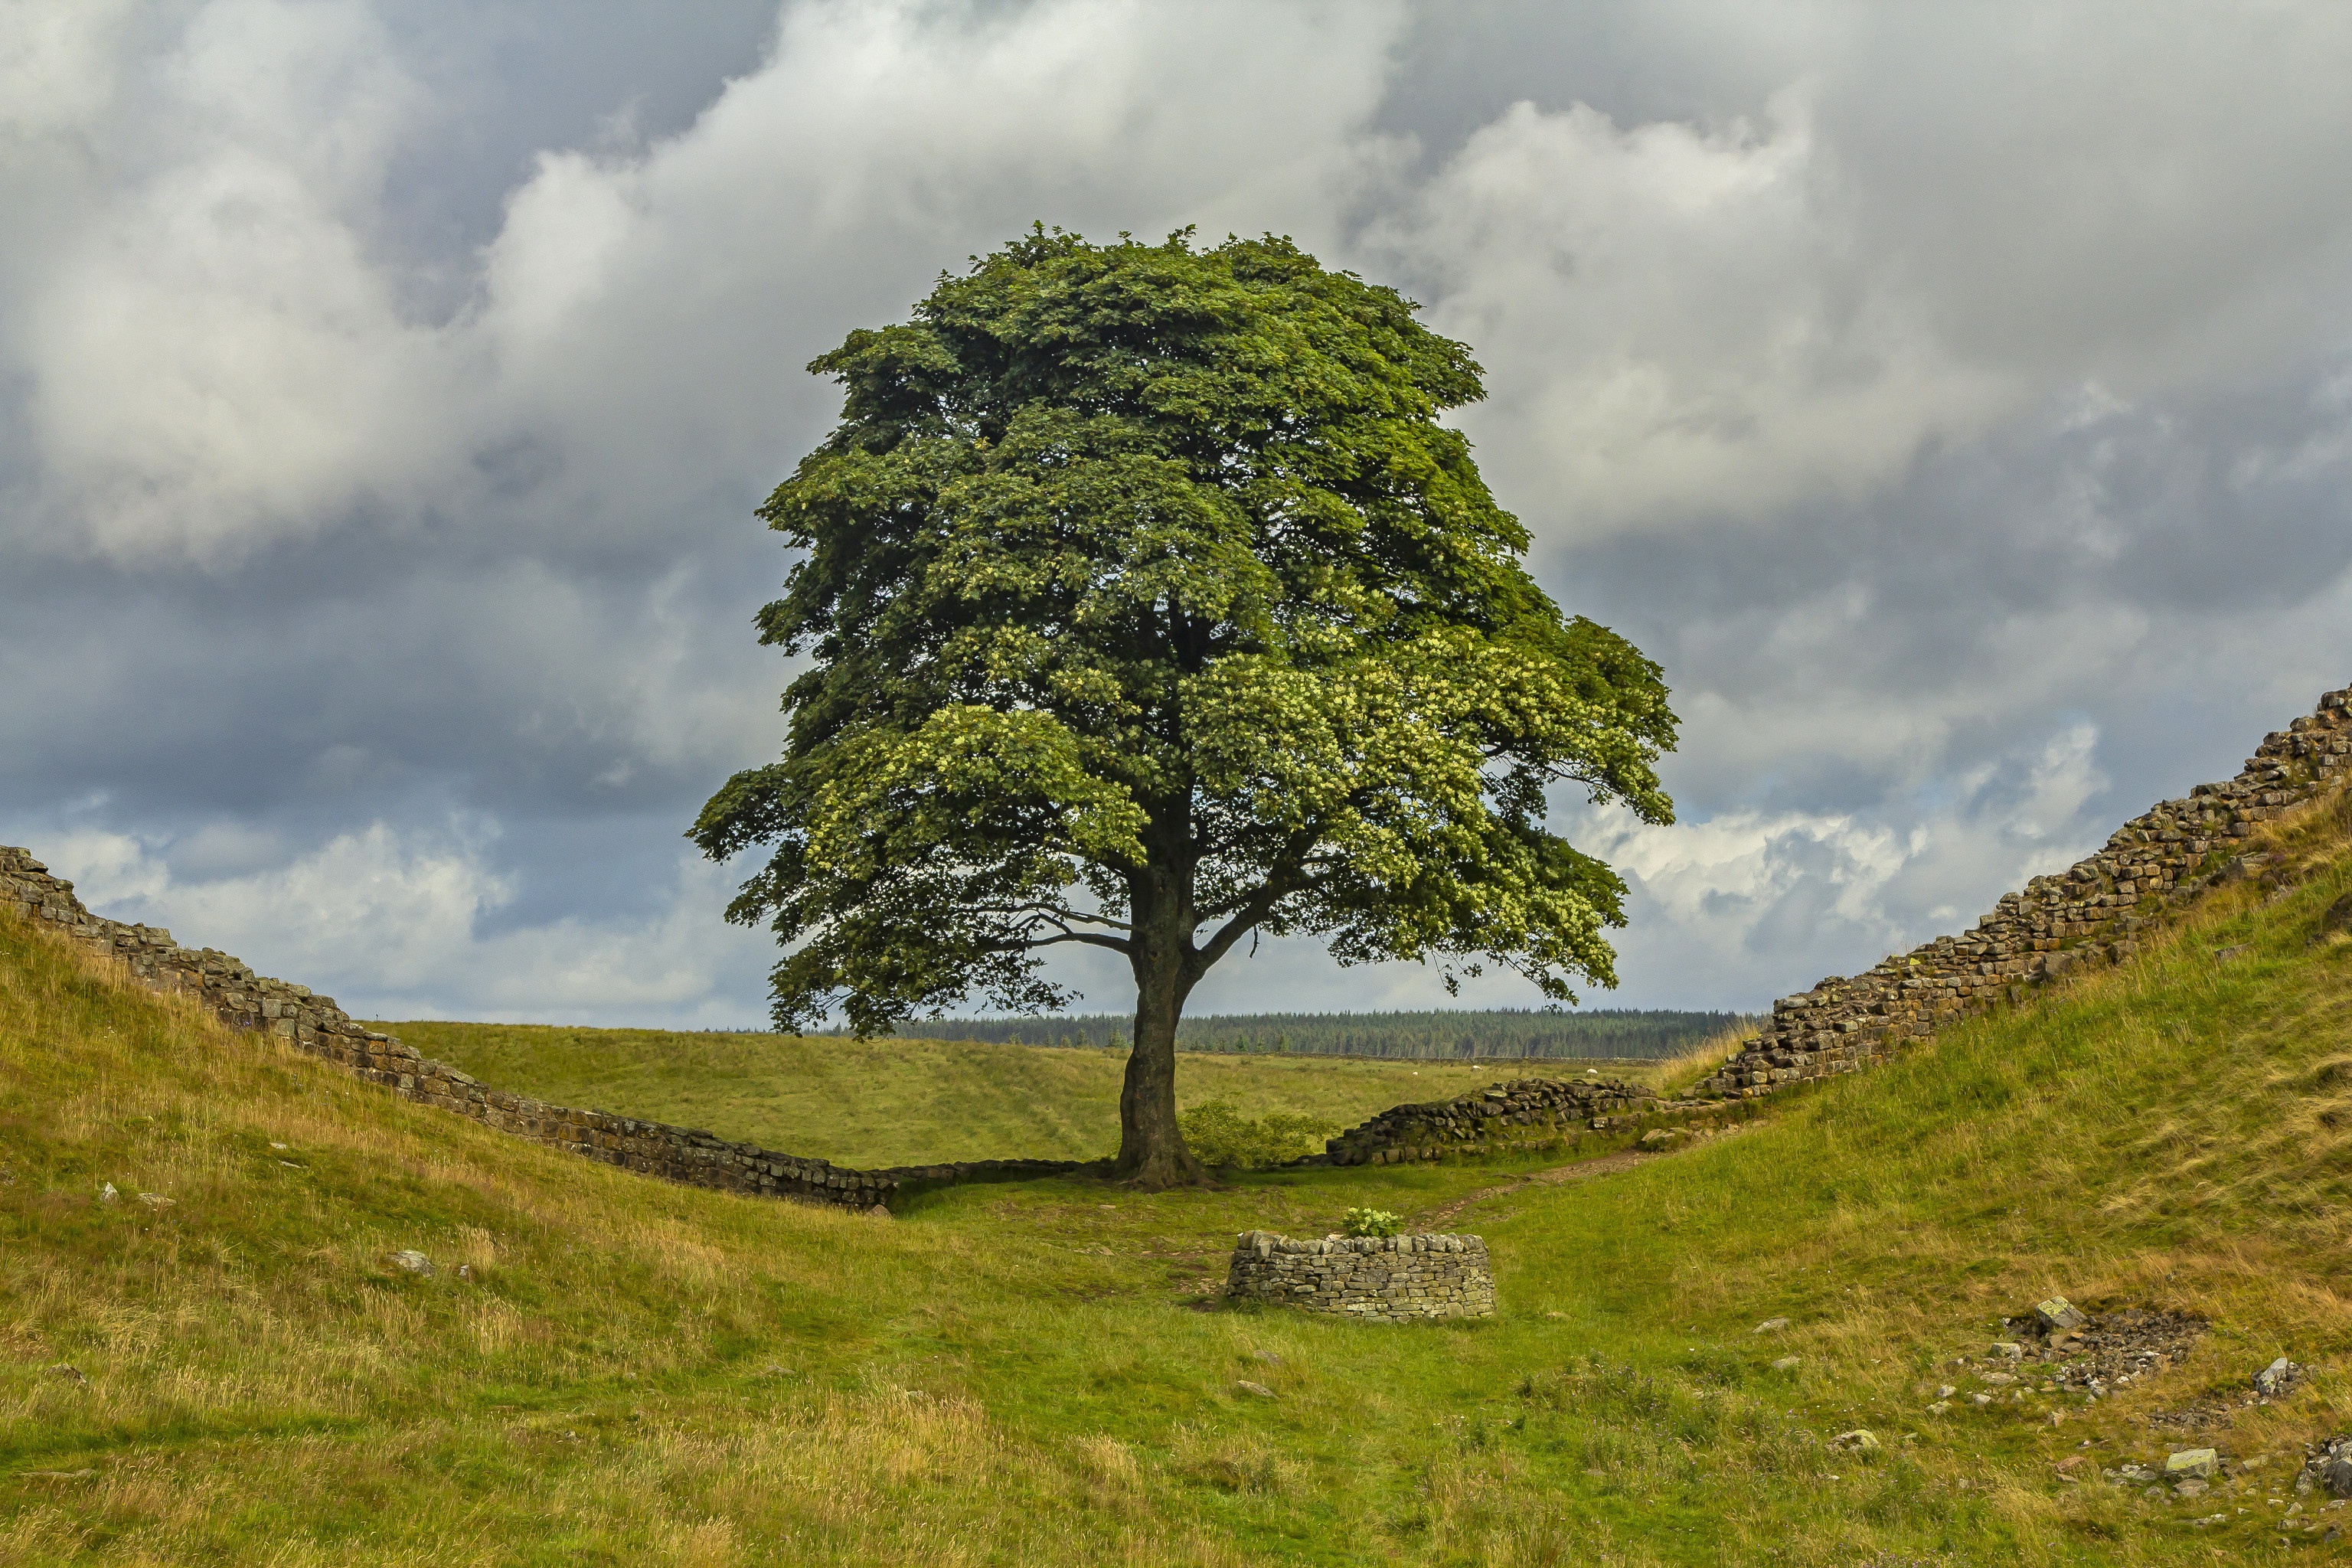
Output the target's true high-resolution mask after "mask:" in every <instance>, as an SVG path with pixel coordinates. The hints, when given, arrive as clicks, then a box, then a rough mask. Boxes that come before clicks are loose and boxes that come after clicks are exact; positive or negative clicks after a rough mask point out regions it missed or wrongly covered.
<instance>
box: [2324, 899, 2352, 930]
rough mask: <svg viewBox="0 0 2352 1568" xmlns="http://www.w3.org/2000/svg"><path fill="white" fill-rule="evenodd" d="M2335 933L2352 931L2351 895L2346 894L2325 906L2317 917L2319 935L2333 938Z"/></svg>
mask: <svg viewBox="0 0 2352 1568" xmlns="http://www.w3.org/2000/svg"><path fill="white" fill-rule="evenodd" d="M2337 931H2352V893H2347V894H2345V895H2344V896H2343V897H2342V898H2340V899H2338V900H2336V901H2335V902H2334V903H2332V904H2330V905H2328V906H2327V912H2326V914H2324V915H2322V916H2320V917H2319V934H2320V935H2322V936H2333V935H2335V934H2336V932H2337Z"/></svg>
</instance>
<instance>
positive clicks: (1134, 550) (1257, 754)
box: [693, 228, 1675, 1186]
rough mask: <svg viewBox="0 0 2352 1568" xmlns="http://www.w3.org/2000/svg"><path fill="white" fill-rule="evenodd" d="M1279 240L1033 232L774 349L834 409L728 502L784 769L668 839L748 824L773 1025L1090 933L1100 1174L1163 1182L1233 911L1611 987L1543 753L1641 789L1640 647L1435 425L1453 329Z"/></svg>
mask: <svg viewBox="0 0 2352 1568" xmlns="http://www.w3.org/2000/svg"><path fill="white" fill-rule="evenodd" d="M1414 309H1415V307H1414V306H1413V305H1412V303H1411V302H1410V301H1409V300H1404V299H1402V298H1401V297H1400V296H1399V295H1397V294H1396V293H1395V292H1394V291H1393V290H1391V289H1384V288H1379V287H1376V286H1374V285H1371V284H1369V283H1366V282H1364V281H1363V280H1362V279H1359V278H1356V277H1354V276H1352V275H1350V274H1348V273H1343V272H1331V271H1327V270H1325V269H1324V268H1322V267H1320V266H1318V264H1317V262H1316V260H1315V258H1312V257H1310V256H1307V255H1306V254H1305V253H1303V252H1302V251H1300V250H1299V249H1298V248H1297V247H1296V246H1294V245H1292V244H1291V243H1290V242H1289V241H1287V240H1285V239H1276V238H1272V237H1267V238H1264V239H1250V240H1235V239H1228V240H1227V241H1226V242H1225V243H1224V244H1223V245H1220V246H1216V247H1213V248H1205V249H1202V248H1196V247H1194V246H1193V244H1192V238H1191V236H1190V235H1189V233H1186V234H1179V235H1176V236H1174V237H1171V238H1170V239H1169V240H1168V241H1167V242H1166V243H1165V244H1160V245H1148V244H1139V243H1134V242H1131V241H1124V242H1122V243H1118V244H1114V245H1106V246H1097V245H1090V244H1087V243H1086V242H1085V241H1083V240H1081V239H1080V238H1078V237H1076V236H1072V235H1066V234H1062V233H1059V232H1047V231H1045V230H1044V229H1042V228H1040V229H1039V230H1037V231H1035V232H1034V233H1032V234H1031V235H1029V236H1027V237H1024V238H1022V239H1020V240H1018V241H1016V242H1014V243H1013V244H1010V245H1008V246H1006V247H1003V249H1001V250H999V251H996V252H995V253H993V254H992V255H990V256H987V257H984V258H977V259H976V260H975V261H974V263H973V265H972V266H971V269H970V270H969V271H968V272H966V273H965V274H963V275H962V276H961V277H950V276H942V278H941V279H940V283H939V286H938V288H937V289H934V290H933V291H932V293H931V295H930V297H929V298H928V299H926V300H923V301H922V302H921V303H920V304H919V305H918V306H916V307H915V309H914V312H913V318H912V320H910V321H906V322H903V323H901V324H899V325H897V326H889V327H884V328H881V329H879V330H878V331H855V332H852V333H851V334H850V335H849V338H848V341H847V342H844V343H843V344H842V345H841V347H840V348H838V349H836V350H835V351H834V352H833V353H828V354H826V355H825V356H824V357H823V358H822V359H819V360H817V361H816V362H815V363H814V364H812V365H811V366H810V367H809V368H810V369H811V370H812V371H813V372H814V373H815V374H820V375H825V376H831V377H834V378H835V379H836V380H838V381H839V382H840V383H841V384H842V385H843V386H844V387H845V389H846V398H845V405H844V407H843V410H842V416H841V423H840V425H839V426H838V427H837V428H835V431H834V432H833V434H832V436H831V437H828V438H827V439H826V441H825V442H824V445H823V446H822V447H818V448H817V449H816V450H815V451H814V452H812V453H810V454H809V455H808V457H807V458H804V459H803V460H802V462H801V464H800V466H799V468H797V469H796V470H795V471H794V473H793V477H792V478H791V479H787V480H786V481H784V483H782V485H780V486H778V487H777V489H776V491H775V493H774V495H773V496H772V497H771V498H770V499H769V500H768V502H767V504H766V505H765V506H764V507H763V508H761V513H760V515H761V516H762V517H763V518H765V519H766V520H767V521H768V522H769V524H770V525H771V526H772V527H773V528H774V529H775V530H776V531H778V532H780V533H782V534H783V535H784V537H785V538H786V540H787V541H788V542H790V544H791V546H792V548H793V549H794V550H795V551H798V552H803V553H802V554H801V555H800V557H799V560H798V563H796V564H795V565H794V566H793V568H792V571H791V574H790V577H789V580H788V582H787V583H786V585H785V589H784V596H783V597H782V598H781V599H779V600H777V601H776V602H775V603H774V604H772V605H768V606H767V607H766V608H765V609H764V610H762V611H761V614H760V617H759V626H760V632H761V640H762V641H764V642H767V643H770V644H773V645H775V646H778V647H782V649H784V650H785V651H786V652H787V653H792V654H805V655H807V656H808V658H809V663H808V665H807V668H805V670H804V671H803V673H802V674H800V676H799V677H798V678H797V679H794V680H793V682H792V683H791V686H790V688H789V689H787V690H786V692H785V693H784V707H785V709H786V710H787V712H788V713H789V714H790V716H791V722H790V731H789V737H790V738H789V740H788V742H787V743H786V745H785V748H784V754H783V757H782V761H780V762H777V763H772V764H770V765H768V766H766V767H760V768H753V769H751V770H749V771H747V772H744V773H738V774H737V775H736V776H735V777H734V778H732V779H730V780H729V781H728V783H727V785H726V787H724V788H723V789H721V790H720V791H719V793H718V794H717V795H715V796H713V797H712V799H711V801H710V803H709V805H708V806H706V807H705V808H704V810H703V813H702V816H701V817H700V819H699V820H698V822H697V824H696V826H695V827H694V829H693V837H694V838H695V840H696V842H697V843H698V844H699V845H700V847H702V849H703V850H704V851H705V852H706V853H708V854H709V855H710V856H711V857H713V858H720V859H724V858H731V857H733V856H735V855H737V854H739V853H740V852H742V851H744V850H746V849H749V848H752V847H762V846H764V847H772V854H771V855H770V856H769V858H768V859H767V861H766V863H765V864H764V865H762V866H761V867H760V868H759V870H758V871H757V873H756V874H755V875H753V876H752V877H751V879H750V880H748V881H747V882H745V883H744V884H743V887H742V892H741V895H740V897H739V898H738V899H737V900H735V902H734V904H733V905H732V907H731V908H730V910H729V916H730V919H732V920H735V921H741V922H743V923H746V924H759V923H765V924H767V925H769V926H771V927H772V929H773V930H774V931H775V933H776V935H777V937H778V939H779V941H780V942H781V943H782V946H783V948H784V956H783V958H782V961H781V962H780V963H778V964H777V966H776V968H775V972H774V976H773V984H774V999H775V1000H774V1014H775V1019H776V1022H777V1025H778V1026H779V1027H782V1028H791V1027H794V1026H801V1025H804V1024H806V1023H809V1022H812V1021H814V1020H816V1019H818V1018H821V1017H824V1016H829V1015H830V1014H831V1013H832V1012H833V1011H834V1010H835V1009H836V1008H838V1009H840V1010H841V1011H842V1012H843V1013H844V1014H845V1016H846V1018H847V1020H848V1022H849V1023H850V1025H851V1026H853V1027H854V1028H855V1029H856V1031H858V1032H859V1033H861V1034H869V1033H877V1032H887V1031H888V1030H889V1029H891V1028H892V1027H893V1026H896V1025H897V1024H898V1023H899V1022H901V1021H902V1020H905V1019H908V1018H909V1017H912V1016H916V1015H918V1014H926V1013H933V1012H936V1011H937V1010H939V1009H940V1008H943V1007H947V1006H950V1005H955V1004H957V1003H959V1002H961V1001H963V1000H965V999H966V998H968V997H971V996H974V995H977V996H980V997H982V998H984V999H985V1001H986V1003H987V1005H991V1006H993V1007H997V1008H1002V1009H1008V1010H1013V1011H1028V1010H1035V1009H1042V1008H1047V1007H1053V1006H1057V1005H1064V1004H1066V1001H1067V1000H1068V999H1069V998H1068V996H1067V994H1066V992H1065V991H1063V990H1062V989H1061V988H1059V987H1057V986H1055V985H1054V984H1051V983H1049V982H1048V980H1047V979H1045V977H1044V976H1043V975H1042V974H1041V973H1040V970H1041V964H1042V962H1043V960H1042V957H1041V955H1043V954H1045V953H1047V952H1050V951H1051V950H1053V949H1055V948H1056V947H1061V946H1078V945H1084V946H1092V947H1097V948H1103V949H1106V950H1108V951H1109V952H1115V953H1118V954H1119V955H1120V956H1121V957H1122V958H1124V959H1125V960H1126V961H1127V963H1128V966H1129V968H1130V969H1131V970H1132V971H1133V973H1134V976H1135V990H1136V1000H1135V1031H1134V1037H1133V1040H1132V1043H1131V1046H1130V1048H1129V1058H1128V1063H1127V1077H1126V1086H1125V1089H1124V1091H1123V1092H1122V1094H1121V1095H1120V1097H1119V1151H1118V1161H1117V1163H1116V1166H1115V1173H1117V1174H1118V1175H1119V1176H1122V1177H1125V1178H1127V1179H1129V1180H1131V1181H1134V1182H1137V1183H1138V1184H1143V1185H1149V1186H1159V1185H1166V1184H1175V1183H1181V1182H1189V1181H1195V1180H1198V1179H1200V1178H1201V1176H1202V1171H1201V1167H1200V1164H1199V1163H1198V1162H1197V1161H1196V1160H1195V1159H1194V1158H1193V1157H1192V1154H1191V1153H1190V1152H1188V1151H1187V1150H1186V1148H1185V1146H1184V1140H1183V1136H1182V1134H1181V1132H1180V1131H1178V1128H1177V1125H1176V1096H1175V1046H1176V1026H1177V1020H1178V1018H1179V1016H1181V1013H1182V1011H1183V1008H1184V1001H1185V998H1186V996H1187V995H1188V994H1190V993H1191V992H1192V988H1193V987H1194V986H1195V985H1197V984H1200V981H1201V977H1202V975H1204V974H1206V973H1208V972H1209V970H1210V968H1211V967H1212V966H1213V965H1214V964H1215V963H1217V962H1218V961H1219V960H1220V959H1222V958H1223V957H1225V956H1226V954H1228V953H1229V952H1232V951H1233V950H1234V945H1235V944H1236V943H1238V942H1242V941H1243V940H1244V938H1249V939H1251V940H1252V941H1253V942H1254V941H1255V933H1259V932H1264V933H1266V934H1269V935H1284V934H1288V933H1293V932H1300V933H1311V934H1313V935H1315V936H1318V937H1320V938H1322V939H1323V940H1324V941H1325V942H1327V943H1328V947H1329V950H1330V951H1331V952H1333V953H1334V954H1335V955H1336V956H1337V957H1338V958H1339V960H1340V962H1342V963H1363V962H1370V961H1375V960H1383V959H1411V960H1418V961H1422V962H1424V963H1428V962H1434V963H1437V964H1439V965H1440V966H1441V968H1442V969H1443V972H1444V978H1445V981H1446V984H1447V985H1448V987H1449V989H1450V988H1451V987H1452V986H1453V985H1454V984H1455V982H1456V979H1457V977H1458V976H1460V975H1464V974H1476V973H1480V972H1481V970H1482V967H1483V966H1486V965H1497V966H1503V967H1506V968H1508V969H1511V970H1516V971H1517V972H1518V973H1521V974H1524V975H1525V976H1526V977H1527V978H1528V979H1529V980H1531V981H1533V982H1534V983H1535V984H1536V986H1537V987H1538V989H1539V990H1540V991H1541V992H1542V993H1543V994H1545V995H1547V996H1549V997H1554V998H1559V999H1565V1000H1570V1001H1572V1000H1573V999H1574V998H1573V995H1572V994H1571V993H1570V981H1571V979H1573V978H1575V977H1579V976H1581V977H1583V978H1586V979H1589V980H1591V981H1593V982H1595V983H1598V984H1602V985H1607V984H1613V982H1614V976H1613V974H1612V952H1611V950H1610V948H1609V945H1608V943H1607V942H1606V941H1605V940H1604V938H1603V935H1602V932H1603V928H1605V927H1609V926H1613V925H1622V923H1623V915H1622V897H1623V893H1624V886H1623V884H1622V882H1621V881H1620V880H1619V879H1618V878H1617V876H1616V875H1615V874H1614V873H1613V872H1612V871H1611V870H1610V868H1608V867H1607V866H1606V865H1604V864H1602V863H1601V861H1600V860H1598V859H1595V858H1592V857H1591V856H1589V855H1586V854H1583V853H1580V851H1578V850H1577V849H1575V848H1574V847H1571V846H1570V844H1569V843H1568V842H1567V841H1566V840H1565V839H1563V838H1561V837H1558V836H1556V835H1554V834H1552V833H1550V832H1548V831H1547V830H1546V829H1545V827H1544V826H1543V823H1544V816H1545V810H1546V805H1547V796H1548V794H1549V792H1550V791H1552V790H1553V789H1554V788H1555V787H1557V786H1561V785H1568V786H1571V787H1573V788H1575V789H1579V790H1581V791H1582V792H1584V793H1585V794H1586V795H1589V796H1590V797H1591V798H1592V799H1594V800H1608V801H1615V802H1620V803H1622V805H1625V806H1628V807H1630V808H1631V809H1632V810H1633V812H1634V813H1635V814H1636V815H1637V816H1640V817H1642V818H1643V820H1645V821H1649V822H1666V821H1670V820H1672V812H1673V806H1672V804H1671V803H1670V802H1669V801H1668V800H1667V798H1666V796H1665V795H1664V792H1663V791H1662V790H1661V789H1660V787H1659V784H1658V779H1657V775H1656V773H1655V771H1654V763H1656V760H1657V757H1658V755H1659V753H1660V752H1663V751H1665V750H1667V749H1670V748H1671V747H1672V745H1673V743H1674V735H1675V718H1674V715H1673V713H1672V712H1671V711H1670V710H1669V709H1668V708H1667V705H1666V690H1665V688H1664V684H1663V683H1662V682H1661V680H1660V678H1659V671H1658V668H1657V667H1656V666H1655V665H1654V664H1653V663H1652V662H1651V661H1650V660H1649V659H1647V658H1643V655H1642V654H1641V653H1640V652H1639V651H1638V650H1637V649H1636V648H1634V647H1633V646H1632V645H1631V644H1629V643H1628V642H1626V641H1625V640H1624V639H1623V638H1622V637H1618V636H1616V635H1615V634H1614V633H1612V632H1611V631H1609V630H1607V629H1606V628H1604V627H1601V626H1595V625H1593V624H1592V623H1591V622H1590V621H1587V620H1584V619H1582V618H1575V619H1569V618H1565V617H1563V616H1562V615H1561V613H1560V611H1559V607H1558V606H1557V605H1554V604H1553V603H1552V602H1551V600H1550V599H1549V598H1548V597H1547V596H1546V595H1544V593H1543V591H1542V590H1541V589H1539V588H1538V587H1537V586H1536V584H1535V582H1534V580H1533V579H1532V578H1530V577H1529V576H1528V573H1527V571H1526V569H1525V568H1524V567H1523V566H1522V565H1521V563H1520V556H1521V554H1522V553H1523V552H1525V551H1526V549H1527V547H1528V536H1527V533H1526V531H1525V530H1524V529H1522V528H1521V527H1520V526H1519V524H1518V522H1517V520H1516V519H1514V518H1513V517H1512V516H1511V515H1510V514H1509V513H1508V512H1507V511H1505V510H1502V509H1501V508H1500V507H1498V506H1497V505H1496V503H1495V500H1494V498H1493V496H1491V495H1490V494H1488V493H1487V489H1486V484H1485V483H1484V482H1483V481H1482V480H1481V479H1480V478H1479V475H1478V470H1477V468H1476V466H1475V464H1474V463H1473V462H1472V461H1471V458H1470V448H1469V444H1468V443H1467V442H1466V441H1465V440H1464V438H1463V437H1462V436H1461V434H1460V433H1459V432H1458V431H1456V430H1454V429H1451V428H1449V427H1447V426H1444V425H1443V424H1440V423H1439V422H1438V416H1440V415H1441V414H1442V413H1443V412H1444V410H1446V409H1449V408H1456V407H1459V406H1461V405H1465V404H1467V403H1471V402H1473V401H1475V400H1476V399H1477V398H1478V397H1480V396H1481V395H1483V394H1482V389H1481V387H1480V384H1479V369H1478V366H1477V364H1476V363H1475V362H1474V361H1473V360H1472V359H1471V357H1470V354H1469V352H1468V350H1467V349H1465V347H1464V346H1463V345H1462V344H1460V343H1457V342H1450V341H1448V340H1447V339H1445V338H1443V337H1440V336H1439V335H1437V334H1436V333H1434V332H1432V331H1429V330H1428V329H1427V328H1426V327H1423V326H1422V325H1421V324H1420V323H1419V322H1418V321H1415V320H1414V314H1413V313H1414Z"/></svg>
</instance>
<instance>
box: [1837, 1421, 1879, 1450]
mask: <svg viewBox="0 0 2352 1568" xmlns="http://www.w3.org/2000/svg"><path fill="white" fill-rule="evenodd" d="M1830 1447H1832V1448H1851V1449H1853V1450H1854V1451H1855V1452H1857V1453H1863V1454H1871V1453H1875V1452H1877V1450H1878V1434H1876V1433H1875V1432H1873V1431H1871V1430H1870V1428H1868V1427H1867V1426H1857V1427H1855V1428H1854V1429H1853V1431H1851V1432H1841V1433H1839V1434H1838V1435H1837V1436H1834V1437H1832V1438H1831V1439H1830Z"/></svg>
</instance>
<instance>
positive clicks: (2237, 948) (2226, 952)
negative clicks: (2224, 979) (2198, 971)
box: [2213, 942, 2253, 963]
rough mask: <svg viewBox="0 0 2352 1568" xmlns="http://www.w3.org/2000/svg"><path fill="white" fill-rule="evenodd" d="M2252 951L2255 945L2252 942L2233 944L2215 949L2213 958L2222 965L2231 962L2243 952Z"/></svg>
mask: <svg viewBox="0 0 2352 1568" xmlns="http://www.w3.org/2000/svg"><path fill="white" fill-rule="evenodd" d="M2252 951H2253V943H2252V942H2231V944H2230V945H2229V946H2227V947H2217V948H2215V949H2214V950H2213V956H2214V957H2216V958H2218V959H2220V960H2221V962H2222V963H2228V962H2229V961H2230V960H2231V959H2233V958H2235V957H2237V956H2238V954H2240V953H2242V952H2252Z"/></svg>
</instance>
